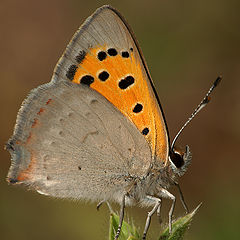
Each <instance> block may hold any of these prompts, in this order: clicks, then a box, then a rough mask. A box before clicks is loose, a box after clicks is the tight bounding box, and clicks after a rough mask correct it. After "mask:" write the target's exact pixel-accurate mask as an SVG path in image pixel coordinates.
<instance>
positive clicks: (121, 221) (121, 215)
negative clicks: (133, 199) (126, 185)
mask: <svg viewBox="0 0 240 240" xmlns="http://www.w3.org/2000/svg"><path fill="white" fill-rule="evenodd" d="M125 198H126V195H123V198H122V203H121V210H120V216H119V225H118V229H117V232H116V235H115V238H114V240H117V239H118V237H119V235H120V232H121V228H122V223H123V218H124V209H125Z"/></svg>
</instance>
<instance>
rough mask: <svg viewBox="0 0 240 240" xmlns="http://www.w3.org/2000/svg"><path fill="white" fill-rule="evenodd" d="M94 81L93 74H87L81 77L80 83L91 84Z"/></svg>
mask: <svg viewBox="0 0 240 240" xmlns="http://www.w3.org/2000/svg"><path fill="white" fill-rule="evenodd" d="M93 82H94V78H93V76H91V75H85V76H83V77H82V78H81V80H80V83H81V84H85V85H87V86H90V85H91V84H92V83H93Z"/></svg>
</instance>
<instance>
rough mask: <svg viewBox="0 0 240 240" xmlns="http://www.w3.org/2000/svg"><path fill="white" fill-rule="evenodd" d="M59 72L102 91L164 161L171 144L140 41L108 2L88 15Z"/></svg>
mask: <svg viewBox="0 0 240 240" xmlns="http://www.w3.org/2000/svg"><path fill="white" fill-rule="evenodd" d="M55 72H56V78H57V79H65V80H66V81H72V82H74V83H78V84H85V85H88V86H89V87H90V88H92V89H94V90H96V91H97V92H99V93H100V94H102V95H103V96H104V97H105V98H106V99H107V100H109V101H110V102H111V103H112V104H113V105H114V106H115V107H116V108H117V109H118V110H119V111H120V112H121V113H122V114H124V116H126V117H127V118H128V119H129V120H130V121H131V122H133V123H134V124H135V125H136V127H137V128H138V130H139V131H140V132H141V133H142V134H143V135H144V137H145V139H146V140H147V142H148V143H149V145H150V147H151V151H152V158H154V157H155V156H156V157H157V161H158V162H160V163H166V161H167V159H168V144H169V143H168V135H167V129H166V124H165V121H164V117H163V113H162V111H161V109H160V104H159V103H158V101H157V96H156V94H155V93H154V88H153V84H152V81H151V79H150V75H149V72H148V69H147V66H146V63H145V61H144V59H143V56H142V55H141V52H140V48H139V46H138V44H137V41H136V39H135V38H134V36H133V34H132V32H131V30H130V28H129V26H128V25H127V23H126V21H125V20H124V19H123V17H122V16H121V15H120V14H119V13H118V12H117V11H116V10H115V9H113V8H111V7H110V6H104V7H102V8H99V9H98V10H97V11H96V12H95V13H94V14H93V15H92V16H90V17H89V18H88V19H87V20H86V22H85V23H84V24H83V25H82V26H81V28H80V29H79V30H78V31H77V32H76V34H75V35H74V37H73V39H72V41H71V42H70V43H69V45H68V47H67V49H66V51H65V53H64V55H63V57H62V58H61V59H60V61H59V63H58V65H57V66H56V69H55ZM150 161H152V160H150Z"/></svg>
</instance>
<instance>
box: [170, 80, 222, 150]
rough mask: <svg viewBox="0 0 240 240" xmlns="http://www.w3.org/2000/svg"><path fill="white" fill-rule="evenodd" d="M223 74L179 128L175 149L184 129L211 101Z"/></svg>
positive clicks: (173, 143) (174, 141)
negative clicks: (211, 95)
mask: <svg viewBox="0 0 240 240" xmlns="http://www.w3.org/2000/svg"><path fill="white" fill-rule="evenodd" d="M221 80H222V76H218V77H217V79H216V80H215V81H214V83H213V85H212V86H211V87H210V89H209V90H208V92H207V94H206V95H205V97H204V98H203V100H202V101H201V102H200V103H199V105H198V106H197V107H196V108H195V110H194V111H193V113H192V114H191V116H190V117H189V118H188V120H187V121H186V122H185V124H184V125H183V126H182V128H181V129H180V130H179V132H178V133H177V135H176V136H175V138H174V139H173V142H172V146H171V149H172V150H173V148H174V145H175V143H176V141H177V139H178V137H179V135H180V134H181V133H182V131H183V129H184V128H185V127H186V126H187V125H188V124H189V123H190V122H191V121H192V119H193V118H194V117H195V116H196V115H197V114H198V113H199V112H200V111H201V110H202V109H203V108H204V107H205V106H206V105H207V104H208V103H209V102H210V100H211V98H210V97H209V96H210V94H211V93H212V91H213V89H214V88H215V87H217V86H218V84H219V83H220V82H221Z"/></svg>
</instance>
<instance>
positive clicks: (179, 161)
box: [170, 150, 184, 168]
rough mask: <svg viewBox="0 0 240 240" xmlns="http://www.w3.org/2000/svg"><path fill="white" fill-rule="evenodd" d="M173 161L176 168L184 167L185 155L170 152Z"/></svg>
mask: <svg viewBox="0 0 240 240" xmlns="http://www.w3.org/2000/svg"><path fill="white" fill-rule="evenodd" d="M170 158H171V161H172V162H173V163H174V165H175V166H176V168H181V167H182V166H183V165H184V160H183V155H181V154H180V153H179V152H177V151H175V150H173V151H171V152H170Z"/></svg>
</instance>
